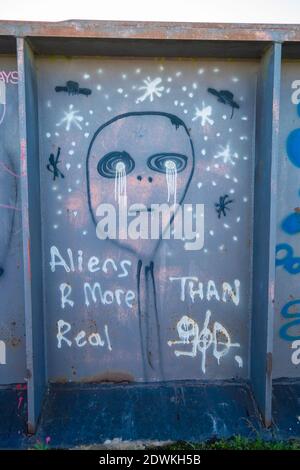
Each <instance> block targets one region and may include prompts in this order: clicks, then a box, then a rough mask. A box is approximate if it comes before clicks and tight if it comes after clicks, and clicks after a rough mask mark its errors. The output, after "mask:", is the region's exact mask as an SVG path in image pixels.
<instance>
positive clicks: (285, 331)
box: [279, 299, 300, 341]
mask: <svg viewBox="0 0 300 470" xmlns="http://www.w3.org/2000/svg"><path fill="white" fill-rule="evenodd" d="M294 305H299V306H300V299H297V300H291V301H290V302H288V303H287V304H285V306H284V307H283V308H282V310H281V315H282V316H283V318H288V319H289V318H295V320H292V321H290V322H288V323H286V324H285V325H283V326H282V327H281V328H280V330H279V335H280V337H281V338H282V339H284V340H285V341H295V340H297V339H300V311H298V312H290V311H289V309H290V307H293V306H294ZM294 326H298V327H299V334H298V335H291V334H290V333H289V329H290V328H293V327H294Z"/></svg>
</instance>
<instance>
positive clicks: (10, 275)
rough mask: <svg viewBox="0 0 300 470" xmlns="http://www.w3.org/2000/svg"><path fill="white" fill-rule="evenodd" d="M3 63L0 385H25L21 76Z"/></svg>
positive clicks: (0, 74)
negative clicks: (19, 108) (19, 88)
mask: <svg viewBox="0 0 300 470" xmlns="http://www.w3.org/2000/svg"><path fill="white" fill-rule="evenodd" d="M15 68H16V62H15V60H14V59H12V58H6V59H2V60H1V64H0V216H1V231H0V296H1V309H0V385H2V384H9V383H17V382H24V377H25V370H26V368H25V340H24V308H23V272H22V227H21V204H20V179H21V177H22V175H21V174H20V163H19V158H20V157H19V154H20V152H19V136H18V102H17V96H18V90H17V83H18V73H17V72H16V70H15Z"/></svg>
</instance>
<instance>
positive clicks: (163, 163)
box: [147, 153, 187, 173]
mask: <svg viewBox="0 0 300 470" xmlns="http://www.w3.org/2000/svg"><path fill="white" fill-rule="evenodd" d="M186 164H187V157H186V156H185V155H182V154H180V153H156V154H155V155H152V156H151V157H149V158H148V160H147V165H148V167H149V168H150V170H153V171H158V172H159V173H167V170H175V168H176V171H177V173H179V172H180V171H183V170H184V169H185V168H186Z"/></svg>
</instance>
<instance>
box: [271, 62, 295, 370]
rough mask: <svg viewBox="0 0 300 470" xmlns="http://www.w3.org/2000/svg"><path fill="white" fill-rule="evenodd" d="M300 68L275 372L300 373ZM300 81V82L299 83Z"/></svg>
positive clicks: (280, 264) (291, 93)
mask: <svg viewBox="0 0 300 470" xmlns="http://www.w3.org/2000/svg"><path fill="white" fill-rule="evenodd" d="M299 72H300V70H299V68H298V67H297V66H296V65H292V64H287V63H285V64H284V66H283V81H282V90H281V94H282V110H281V113H282V116H285V119H284V120H282V121H281V136H280V158H279V181H278V183H279V186H278V187H280V188H282V190H281V191H280V194H279V195H278V210H277V214H278V231H277V246H276V286H275V292H276V316H275V338H274V376H275V377H283V376H284V377H297V376H300V369H299V364H300V360H299V357H300V354H299V350H300V348H299V346H300V343H299V339H300V314H299V297H300V290H299V274H300V256H299V234H300V193H299V188H300V185H299V175H300V153H299V143H300V119H299V118H300V104H299V100H298V95H299V86H298V85H299V81H297V80H295V78H296V77H297V76H298V77H299ZM297 83H298V85H297Z"/></svg>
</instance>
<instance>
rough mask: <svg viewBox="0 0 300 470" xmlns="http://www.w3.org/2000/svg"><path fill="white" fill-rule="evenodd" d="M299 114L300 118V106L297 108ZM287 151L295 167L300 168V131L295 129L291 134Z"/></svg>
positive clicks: (287, 142)
mask: <svg viewBox="0 0 300 470" xmlns="http://www.w3.org/2000/svg"><path fill="white" fill-rule="evenodd" d="M297 113H298V116H299V117H300V104H298V106H297ZM286 151H287V155H288V157H289V159H290V160H291V162H292V163H293V165H295V166H297V167H298V168H300V129H294V130H293V131H292V132H290V133H289V135H288V138H287V141H286Z"/></svg>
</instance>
